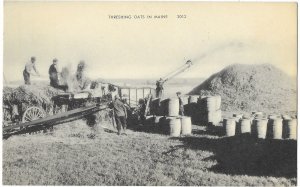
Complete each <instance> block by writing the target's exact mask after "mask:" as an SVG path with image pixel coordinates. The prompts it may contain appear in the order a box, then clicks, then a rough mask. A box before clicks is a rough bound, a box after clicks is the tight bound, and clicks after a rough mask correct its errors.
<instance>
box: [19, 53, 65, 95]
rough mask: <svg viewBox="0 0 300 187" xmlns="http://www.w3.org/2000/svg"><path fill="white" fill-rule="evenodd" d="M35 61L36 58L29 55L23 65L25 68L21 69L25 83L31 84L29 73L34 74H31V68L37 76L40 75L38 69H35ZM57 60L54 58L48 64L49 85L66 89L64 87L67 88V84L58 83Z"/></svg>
mask: <svg viewBox="0 0 300 187" xmlns="http://www.w3.org/2000/svg"><path fill="white" fill-rule="evenodd" d="M35 62H36V58H35V57H31V59H30V61H29V62H27V63H26V65H25V69H24V71H23V77H24V82H25V84H27V85H30V84H31V82H30V75H34V74H32V70H34V71H35V73H36V75H37V76H40V74H39V72H38V70H37V69H36V66H35V64H36V63H35ZM57 62H58V60H57V59H56V58H54V59H53V61H52V64H51V65H50V68H49V71H48V73H49V79H50V86H52V87H54V88H58V89H61V90H64V91H66V89H67V88H68V87H67V85H59V79H58V73H59V72H58V68H57Z"/></svg>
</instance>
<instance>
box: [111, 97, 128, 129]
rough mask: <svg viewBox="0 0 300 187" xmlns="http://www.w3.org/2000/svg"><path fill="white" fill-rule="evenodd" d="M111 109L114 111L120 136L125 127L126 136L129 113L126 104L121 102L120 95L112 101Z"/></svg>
mask: <svg viewBox="0 0 300 187" xmlns="http://www.w3.org/2000/svg"><path fill="white" fill-rule="evenodd" d="M109 107H110V108H111V109H112V110H113V113H114V118H115V121H116V124H117V130H118V135H120V134H121V129H122V127H123V130H124V133H125V134H126V128H127V124H126V118H127V111H126V107H125V106H124V103H123V102H122V101H121V100H120V97H119V95H115V99H114V101H112V102H111V103H110V105H109Z"/></svg>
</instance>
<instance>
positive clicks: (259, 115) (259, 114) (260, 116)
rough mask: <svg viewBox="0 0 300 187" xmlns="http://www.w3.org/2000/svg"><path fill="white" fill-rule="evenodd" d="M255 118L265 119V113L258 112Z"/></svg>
mask: <svg viewBox="0 0 300 187" xmlns="http://www.w3.org/2000/svg"><path fill="white" fill-rule="evenodd" d="M254 116H255V118H263V117H264V113H263V112H256V113H255V115H254Z"/></svg>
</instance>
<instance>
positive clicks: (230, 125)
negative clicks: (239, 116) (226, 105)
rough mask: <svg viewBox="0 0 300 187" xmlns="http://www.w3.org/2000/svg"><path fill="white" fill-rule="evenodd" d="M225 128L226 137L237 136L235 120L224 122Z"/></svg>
mask: <svg viewBox="0 0 300 187" xmlns="http://www.w3.org/2000/svg"><path fill="white" fill-rule="evenodd" d="M223 127H224V129H225V135H226V136H234V135H235V128H236V123H235V119H233V118H225V119H224V120H223Z"/></svg>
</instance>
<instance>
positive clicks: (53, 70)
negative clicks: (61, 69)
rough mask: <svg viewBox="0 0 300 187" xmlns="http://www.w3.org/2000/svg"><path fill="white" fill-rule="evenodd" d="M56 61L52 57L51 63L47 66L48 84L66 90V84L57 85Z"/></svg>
mask: <svg viewBox="0 0 300 187" xmlns="http://www.w3.org/2000/svg"><path fill="white" fill-rule="evenodd" d="M57 61H58V60H57V59H56V58H54V59H53V63H52V65H51V66H50V68H49V78H50V86H52V87H53V88H57V89H61V90H64V91H66V90H67V89H68V86H67V85H59V81H58V67H57Z"/></svg>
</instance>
